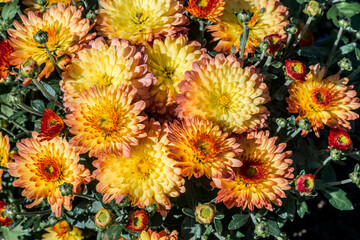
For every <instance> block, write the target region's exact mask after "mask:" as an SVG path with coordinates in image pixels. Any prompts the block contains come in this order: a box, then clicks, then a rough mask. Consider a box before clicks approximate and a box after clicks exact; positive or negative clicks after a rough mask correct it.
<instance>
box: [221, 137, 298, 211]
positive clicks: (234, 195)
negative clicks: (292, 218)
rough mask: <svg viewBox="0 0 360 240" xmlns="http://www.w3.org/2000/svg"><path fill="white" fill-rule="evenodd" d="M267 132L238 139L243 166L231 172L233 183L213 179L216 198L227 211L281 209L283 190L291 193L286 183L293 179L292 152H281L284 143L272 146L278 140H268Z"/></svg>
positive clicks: (239, 157)
mask: <svg viewBox="0 0 360 240" xmlns="http://www.w3.org/2000/svg"><path fill="white" fill-rule="evenodd" d="M269 134H270V132H269V131H266V132H263V131H260V132H251V133H248V134H247V135H242V136H240V137H238V138H237V142H238V143H240V145H241V146H242V148H243V149H244V151H243V152H241V153H240V154H239V156H238V157H237V158H238V159H240V160H241V161H242V162H243V165H242V166H241V167H240V168H234V171H235V173H236V176H235V179H233V180H229V179H214V183H215V185H216V186H217V187H218V188H220V189H221V190H220V191H219V192H218V196H217V197H216V201H217V202H223V203H224V204H225V206H226V207H227V208H232V207H233V206H236V207H242V208H243V209H245V208H246V207H248V208H249V209H250V210H251V211H253V210H254V207H257V208H262V207H265V208H266V209H269V210H272V205H271V203H274V204H275V205H277V206H281V204H282V202H281V199H280V198H285V197H286V195H285V193H284V190H288V189H290V186H289V185H288V183H289V181H290V180H291V179H292V178H293V177H294V176H293V174H292V172H293V170H294V169H293V168H292V167H290V165H291V164H292V160H291V159H289V157H290V155H291V151H286V152H283V151H284V149H285V147H286V143H280V144H279V145H275V142H276V140H277V137H273V138H269Z"/></svg>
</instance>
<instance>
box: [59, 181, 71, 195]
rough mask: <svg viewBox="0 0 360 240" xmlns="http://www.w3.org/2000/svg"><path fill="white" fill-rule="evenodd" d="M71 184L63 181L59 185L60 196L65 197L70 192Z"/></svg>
mask: <svg viewBox="0 0 360 240" xmlns="http://www.w3.org/2000/svg"><path fill="white" fill-rule="evenodd" d="M72 190H73V185H72V184H71V183H67V182H65V183H63V184H61V185H60V186H59V191H60V193H61V196H63V197H66V196H69V195H71V194H72V192H73V191H72Z"/></svg>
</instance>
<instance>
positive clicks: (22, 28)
mask: <svg viewBox="0 0 360 240" xmlns="http://www.w3.org/2000/svg"><path fill="white" fill-rule="evenodd" d="M81 14H82V11H81V10H77V8H76V7H75V6H69V7H66V6H65V4H63V3H58V4H57V6H52V7H50V9H49V10H48V11H47V12H46V13H44V14H43V15H42V16H40V15H36V14H35V13H34V12H29V13H28V17H26V16H25V15H22V16H21V20H22V22H23V23H24V25H22V24H20V23H19V22H18V21H16V20H15V21H14V27H15V28H16V29H9V30H8V33H9V35H10V36H11V38H10V39H9V40H10V44H11V45H12V47H14V53H12V54H11V57H10V64H11V65H16V66H20V64H21V63H22V62H24V61H25V60H26V59H28V58H29V57H32V58H33V59H34V60H35V61H36V62H37V63H38V64H39V65H41V64H43V63H45V67H44V69H43V70H42V72H41V73H40V74H39V77H38V78H39V79H40V78H42V77H43V76H45V77H49V75H50V73H51V72H52V71H54V65H53V64H52V62H51V60H50V58H49V56H48V55H47V53H46V50H45V48H44V47H43V46H42V45H41V44H39V43H37V42H36V41H35V40H34V38H33V36H34V35H35V34H36V33H37V32H38V31H39V30H43V31H45V32H47V33H48V42H47V43H46V45H47V46H48V48H49V51H50V53H51V54H52V55H53V56H54V57H55V59H56V61H57V63H58V65H59V67H62V68H63V67H64V66H63V65H64V63H65V62H66V61H68V60H67V58H66V57H65V58H60V57H62V56H64V55H71V54H73V53H75V52H77V51H79V50H80V49H81V48H82V47H83V46H85V45H86V43H88V42H89V41H90V40H91V39H93V38H94V37H95V35H96V33H90V34H89V30H90V29H91V27H92V26H90V24H89V19H81Z"/></svg>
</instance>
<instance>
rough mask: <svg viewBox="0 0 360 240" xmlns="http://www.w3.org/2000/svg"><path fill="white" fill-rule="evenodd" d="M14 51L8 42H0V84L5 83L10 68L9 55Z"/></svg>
mask: <svg viewBox="0 0 360 240" xmlns="http://www.w3.org/2000/svg"><path fill="white" fill-rule="evenodd" d="M13 51H14V49H13V47H11V46H10V44H9V41H8V40H2V41H1V42H0V83H2V82H5V79H6V77H7V75H8V73H9V72H8V69H9V67H10V54H11V53H12V52H13Z"/></svg>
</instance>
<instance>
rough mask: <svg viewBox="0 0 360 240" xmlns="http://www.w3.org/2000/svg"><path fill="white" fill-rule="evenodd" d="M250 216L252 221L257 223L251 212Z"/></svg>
mask: <svg viewBox="0 0 360 240" xmlns="http://www.w3.org/2000/svg"><path fill="white" fill-rule="evenodd" d="M250 217H251V220H252V221H253V223H254V224H255V225H256V224H257V223H258V220H257V219H256V217H255V215H254V214H253V213H252V212H250Z"/></svg>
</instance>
